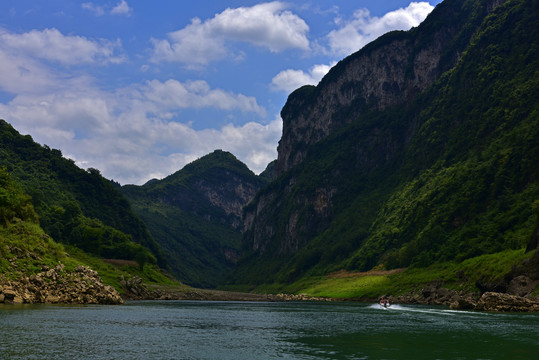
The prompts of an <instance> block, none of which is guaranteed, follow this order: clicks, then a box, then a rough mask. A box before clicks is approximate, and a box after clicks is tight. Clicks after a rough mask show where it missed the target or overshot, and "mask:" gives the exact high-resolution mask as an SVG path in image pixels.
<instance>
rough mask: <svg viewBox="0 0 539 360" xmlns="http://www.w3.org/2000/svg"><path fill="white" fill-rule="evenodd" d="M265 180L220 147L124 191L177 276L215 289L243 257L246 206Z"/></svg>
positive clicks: (130, 186)
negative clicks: (161, 176) (160, 178)
mask: <svg viewBox="0 0 539 360" xmlns="http://www.w3.org/2000/svg"><path fill="white" fill-rule="evenodd" d="M268 176H270V175H268ZM265 183H266V180H264V178H259V177H257V176H256V175H255V174H253V173H252V172H251V171H250V170H249V169H248V168H247V166H245V164H243V163H242V162H240V161H239V160H238V159H236V158H235V157H234V156H233V155H232V154H230V153H228V152H224V151H221V150H216V151H215V152H213V153H211V154H209V155H206V156H204V157H202V158H200V159H198V160H196V161H194V162H192V163H190V164H188V165H186V166H185V167H184V168H183V169H181V170H179V171H178V172H176V173H174V174H172V175H170V176H168V177H166V178H164V179H162V180H151V181H149V182H148V183H146V184H145V185H143V186H135V185H127V186H123V187H122V192H123V193H124V194H125V196H126V197H127V198H129V200H130V201H131V203H132V206H133V210H134V211H135V212H136V213H137V215H138V216H140V218H141V219H142V220H143V221H144V222H145V223H146V225H147V226H148V229H149V230H150V232H151V234H152V235H153V237H154V238H155V240H156V241H157V243H158V244H159V246H160V247H161V248H162V249H163V253H164V254H165V257H166V260H167V262H168V264H170V268H171V271H172V272H173V274H174V275H175V276H176V277H177V278H178V279H181V281H182V282H185V283H186V284H189V285H193V286H199V287H215V286H217V285H218V284H220V283H222V282H223V281H224V279H225V278H226V277H227V276H228V275H229V274H230V272H231V271H232V269H233V268H234V264H235V262H236V260H237V258H238V257H239V255H240V253H239V251H240V248H241V231H242V230H243V229H242V210H243V207H244V206H245V205H246V204H247V203H248V202H249V201H250V200H251V199H252V198H253V197H254V195H255V194H256V192H257V191H258V190H259V189H260V188H261V187H262V186H263V185H264V184H265Z"/></svg>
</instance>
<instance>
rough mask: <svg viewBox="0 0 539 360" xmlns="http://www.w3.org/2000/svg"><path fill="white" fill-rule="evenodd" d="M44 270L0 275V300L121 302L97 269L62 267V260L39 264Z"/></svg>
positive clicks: (14, 301)
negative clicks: (10, 276) (52, 264)
mask: <svg viewBox="0 0 539 360" xmlns="http://www.w3.org/2000/svg"><path fill="white" fill-rule="evenodd" d="M42 270H43V272H40V273H38V274H36V275H31V276H30V277H27V276H25V275H20V276H19V278H18V279H16V280H11V281H9V282H8V281H6V280H4V279H2V277H1V276H0V294H1V297H0V302H4V303H55V304H56V303H91V304H122V303H123V299H122V298H121V297H120V294H119V293H118V292H117V291H116V289H114V288H113V287H111V286H109V285H106V284H103V282H102V281H101V279H100V278H99V275H98V274H97V272H96V271H94V270H92V269H89V268H87V267H84V266H79V267H77V269H75V271H67V270H65V266H64V265H63V264H59V265H57V266H55V267H53V268H49V267H47V266H43V267H42Z"/></svg>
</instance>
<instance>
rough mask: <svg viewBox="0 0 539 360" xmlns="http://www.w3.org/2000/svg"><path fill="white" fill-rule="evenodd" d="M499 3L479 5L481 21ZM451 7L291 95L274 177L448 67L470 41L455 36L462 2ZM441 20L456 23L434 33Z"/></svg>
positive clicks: (463, 16) (466, 16)
mask: <svg viewBox="0 0 539 360" xmlns="http://www.w3.org/2000/svg"><path fill="white" fill-rule="evenodd" d="M503 2H505V1H503V0H489V1H484V3H485V4H484V12H485V13H484V14H482V15H483V17H484V16H486V15H487V14H488V13H489V12H491V11H492V10H493V9H494V8H496V7H497V6H499V5H500V4H501V3H503ZM455 8H456V7H455V6H454V5H453V4H451V6H448V4H444V3H442V4H440V5H439V6H438V7H437V8H436V9H435V10H434V11H433V13H432V14H431V15H430V16H429V17H428V18H427V19H426V20H425V22H424V23H423V24H421V25H420V26H419V27H418V28H417V29H413V30H411V31H409V32H393V33H390V34H387V35H385V37H383V39H379V40H378V41H376V42H374V43H371V44H369V45H367V46H366V47H365V48H363V49H362V50H361V51H359V52H357V53H355V54H353V55H351V56H349V57H348V58H346V59H344V60H343V61H341V62H340V63H339V64H337V65H336V66H335V67H334V68H333V69H332V70H331V71H330V72H329V73H328V74H327V75H326V77H325V78H324V79H323V80H322V81H321V82H320V84H319V85H318V86H317V87H316V88H315V87H313V86H306V87H303V88H300V89H298V90H297V91H295V92H294V93H292V94H291V95H290V97H289V98H288V101H287V103H286V105H285V106H284V108H283V110H282V112H281V116H282V118H283V135H282V138H281V140H280V142H279V147H278V149H277V150H278V159H277V165H276V172H277V175H279V174H282V173H283V172H285V171H288V170H290V169H291V168H293V167H294V166H296V165H297V164H299V163H301V162H302V161H303V159H304V158H305V154H306V150H307V146H308V145H312V144H314V143H316V142H318V141H320V140H321V139H323V138H325V137H327V136H328V135H329V134H330V133H331V132H333V131H335V130H337V129H338V128H339V127H341V126H343V125H345V124H347V123H349V122H351V121H352V120H354V119H355V118H356V117H357V116H358V115H360V114H361V113H363V112H365V111H368V110H374V109H376V110H382V109H385V108H387V107H390V106H395V105H398V104H403V103H407V102H409V101H411V100H412V99H413V98H414V97H415V96H416V95H417V94H418V93H419V92H421V91H423V90H425V89H427V88H428V87H429V86H430V85H432V84H433V83H434V81H436V80H437V79H438V78H439V77H440V75H441V74H442V73H443V72H444V71H446V70H448V69H450V68H452V67H453V66H454V65H455V64H456V62H457V61H458V59H459V58H460V53H461V52H462V51H464V47H465V46H466V45H467V41H466V40H469V39H465V41H462V40H463V39H461V38H459V37H460V36H462V35H461V30H462V29H461V27H462V25H463V24H464V23H466V22H467V21H470V20H471V17H472V16H473V14H471V13H470V11H469V9H467V8H466V4H464V6H463V7H462V9H460V13H459V14H455V13H454V12H455ZM443 17H452V18H456V19H458V21H453V22H448V23H447V24H446V26H444V27H438V28H436V29H433V26H432V24H433V23H434V22H435V21H437V20H438V19H440V18H443ZM472 23H473V21H472ZM468 36H471V33H469V35H468ZM457 43H458V44H457Z"/></svg>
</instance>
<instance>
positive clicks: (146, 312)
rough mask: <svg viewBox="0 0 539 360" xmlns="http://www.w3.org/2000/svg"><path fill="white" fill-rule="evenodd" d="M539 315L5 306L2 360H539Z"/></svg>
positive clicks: (219, 306)
mask: <svg viewBox="0 0 539 360" xmlns="http://www.w3.org/2000/svg"><path fill="white" fill-rule="evenodd" d="M538 355H539V314H492V313H480V312H465V311H452V310H448V309H446V308H442V307H426V306H399V305H394V306H392V307H391V308H389V309H384V308H382V307H380V306H379V305H367V304H355V303H305V302H302V303H253V302H196V301H190V302H187V301H168V302H165V301H144V302H130V303H127V304H126V305H122V306H98V305H95V306H53V305H2V306H0V358H2V359H250V360H254V359H539V356H538Z"/></svg>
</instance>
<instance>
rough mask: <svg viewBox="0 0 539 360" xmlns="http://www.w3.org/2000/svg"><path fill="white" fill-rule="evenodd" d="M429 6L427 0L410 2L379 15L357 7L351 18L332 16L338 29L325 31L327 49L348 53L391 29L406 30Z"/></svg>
mask: <svg viewBox="0 0 539 360" xmlns="http://www.w3.org/2000/svg"><path fill="white" fill-rule="evenodd" d="M433 9H434V7H433V6H432V5H430V4H429V3H428V2H412V3H410V5H408V6H407V7H406V8H401V9H398V10H395V11H391V12H389V13H387V14H385V15H384V16H382V17H376V16H371V15H370V13H369V11H368V10H366V9H360V10H357V11H355V12H354V15H353V18H352V19H351V20H348V21H346V20H342V19H340V18H339V19H336V20H335V22H336V24H337V25H338V26H339V29H337V30H333V31H331V32H330V33H329V34H328V35H327V41H328V44H329V48H330V52H331V53H332V54H335V55H340V56H342V55H349V54H351V53H353V52H355V51H357V50H359V49H361V48H362V47H363V46H365V45H366V44H368V43H369V42H371V41H373V40H375V39H376V38H378V37H379V36H381V35H383V34H385V33H387V32H389V31H391V30H408V29H410V28H411V27H413V26H417V25H419V24H420V23H421V22H422V21H423V20H424V19H425V18H426V17H427V15H428V14H429V13H430V12H431V11H432V10H433Z"/></svg>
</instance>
